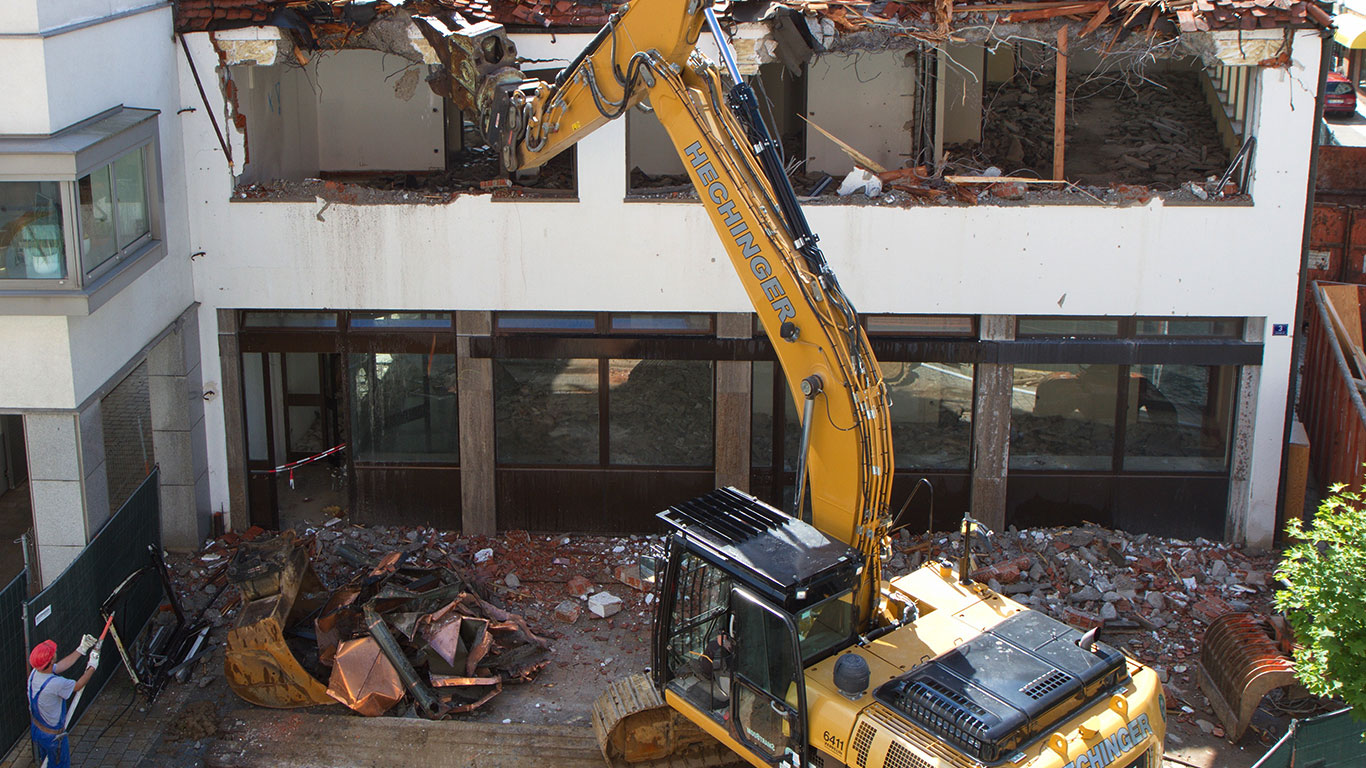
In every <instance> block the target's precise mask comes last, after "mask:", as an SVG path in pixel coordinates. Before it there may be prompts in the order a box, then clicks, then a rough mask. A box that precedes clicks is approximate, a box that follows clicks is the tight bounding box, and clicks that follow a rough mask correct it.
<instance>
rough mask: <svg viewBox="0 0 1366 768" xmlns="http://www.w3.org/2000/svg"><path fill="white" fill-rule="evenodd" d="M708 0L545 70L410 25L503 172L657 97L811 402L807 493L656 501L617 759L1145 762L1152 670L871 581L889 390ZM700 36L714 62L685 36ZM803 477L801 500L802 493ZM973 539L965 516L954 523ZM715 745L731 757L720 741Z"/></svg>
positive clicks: (989, 597) (438, 83) (945, 592)
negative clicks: (786, 503) (649, 662)
mask: <svg viewBox="0 0 1366 768" xmlns="http://www.w3.org/2000/svg"><path fill="white" fill-rule="evenodd" d="M709 5H710V3H709V0H633V2H631V3H629V4H628V5H625V6H622V8H623V10H622V11H620V12H619V13H617V14H615V15H613V17H612V18H611V20H610V21H609V22H608V24H607V26H606V27H604V28H603V30H602V31H601V32H600V33H599V34H598V35H597V36H596V37H594V38H593V40H592V42H591V43H590V44H589V45H588V46H587V47H586V48H585V49H584V51H583V53H581V54H580V55H579V56H578V57H576V58H575V59H574V60H573V61H572V62H570V64H569V65H568V66H566V67H565V68H564V69H563V70H562V71H561V72H560V73H559V75H558V76H557V77H556V78H555V80H554V82H552V83H547V82H543V81H540V80H533V79H529V78H526V77H525V76H524V75H523V74H522V73H521V71H520V70H519V69H518V67H517V59H516V49H515V47H514V46H513V45H512V43H511V41H509V40H508V39H507V37H506V35H505V34H504V33H503V31H502V29H501V28H500V27H497V26H496V25H490V24H478V25H466V24H464V23H462V21H461V20H460V19H458V18H456V17H454V16H453V15H448V16H444V17H415V18H416V20H417V22H418V24H419V26H420V27H421V28H422V30H423V34H424V35H425V36H426V38H427V40H428V41H429V42H430V43H431V44H432V46H433V47H434V48H435V49H436V51H437V54H438V56H439V57H440V59H441V61H442V62H443V64H444V65H445V72H444V73H443V74H442V75H440V76H439V77H437V78H435V79H434V81H433V83H432V85H433V87H434V88H435V89H436V90H437V91H438V92H439V93H442V94H443V95H446V96H448V97H450V98H451V99H453V100H454V101H455V103H456V104H458V105H460V106H461V108H462V109H469V110H471V112H472V113H473V114H474V115H475V116H476V122H477V124H478V125H479V126H480V129H481V130H482V131H483V132H484V135H485V137H486V139H487V140H488V141H489V143H490V145H491V146H493V147H495V148H496V149H497V151H498V155H499V158H500V160H501V162H502V164H503V168H504V169H505V170H506V171H509V172H512V171H518V170H523V169H529V168H535V167H537V166H539V165H541V164H543V163H544V162H545V161H546V160H548V159H549V158H551V157H552V156H554V155H555V154H556V153H558V152H561V151H563V150H564V149H566V148H567V147H569V146H571V145H572V144H573V143H574V142H575V141H578V140H579V139H581V138H583V137H584V136H585V135H587V134H588V133H589V132H591V131H592V130H594V129H596V128H597V127H599V126H601V125H603V124H604V123H605V122H607V121H608V120H611V119H613V118H616V117H619V116H621V115H622V114H623V113H624V112H625V111H626V110H627V109H629V108H631V107H632V106H635V105H637V104H645V103H647V104H648V105H649V107H650V108H651V109H652V110H653V111H654V113H655V114H656V115H657V116H658V118H659V121H660V123H661V124H662V125H663V126H664V128H665V130H666V131H667V132H668V134H669V136H670V139H671V140H672V142H673V144H674V146H675V148H676V149H677V150H678V153H679V157H680V159H681V160H682V162H683V166H684V167H685V168H686V169H687V173H688V176H689V178H690V179H691V181H692V183H693V185H694V187H695V188H696V189H697V192H698V195H699V197H700V198H701V203H702V205H703V206H704V207H705V208H706V210H707V215H708V217H709V218H710V220H711V223H712V225H713V227H714V228H715V229H716V232H717V234H718V235H719V236H720V238H721V243H722V246H723V248H724V249H725V251H726V253H727V254H728V255H729V257H730V260H731V263H732V265H733V266H734V268H735V270H736V272H737V274H738V275H739V277H740V281H741V284H742V285H743V287H744V290H745V292H746V294H747V295H748V297H749V300H750V302H751V304H752V305H753V307H754V311H755V312H756V313H757V315H758V318H759V321H760V324H761V325H762V326H763V329H764V331H765V333H766V334H767V335H768V338H769V339H770V340H771V342H772V344H773V347H774V351H775V353H776V356H777V358H778V361H779V363H780V364H781V366H782V370H783V375H784V377H785V378H786V380H787V383H788V386H789V390H790V391H791V392H792V393H793V398H794V400H795V401H796V403H797V406H798V411H799V412H800V413H801V414H802V445H803V451H802V456H801V462H802V463H801V466H800V467H799V470H798V472H797V494H796V497H797V500H796V503H795V505H794V506H793V508H792V509H791V510H778V509H775V508H773V507H772V506H770V505H768V504H765V503H764V502H763V501H761V500H759V499H756V498H754V497H752V496H749V495H748V494H745V493H743V492H741V491H738V490H735V489H719V490H717V491H714V492H713V493H711V494H708V495H706V496H703V497H701V498H698V499H693V500H690V501H686V502H681V503H679V504H677V505H675V506H673V507H670V508H669V509H668V510H666V511H664V512H662V513H660V515H659V517H660V520H661V523H662V524H663V526H664V528H665V530H667V531H668V557H667V561H666V562H665V563H664V564H663V567H662V568H661V570H660V576H659V585H658V597H659V600H658V601H657V602H656V606H657V608H656V614H655V622H654V638H653V651H654V653H653V656H654V664H653V669H652V671H651V676H650V677H649V678H646V677H644V676H640V675H637V676H633V677H632V678H629V679H627V680H623V681H619V682H616V683H614V684H613V685H612V686H611V687H610V688H609V689H608V691H607V692H606V693H604V694H603V696H602V697H601V698H600V699H599V701H598V704H597V706H596V707H595V712H594V729H595V731H596V732H597V734H598V737H599V741H600V743H601V745H602V747H603V753H604V756H605V757H607V759H608V762H609V763H611V764H613V765H620V764H625V763H629V764H635V765H638V766H651V767H654V766H665V765H691V766H697V767H698V768H701V767H702V766H709V765H715V764H719V761H722V760H725V759H727V755H728V753H727V752H726V751H725V750H729V754H732V755H738V756H739V757H742V758H743V759H745V760H746V761H748V762H749V763H751V764H753V765H755V766H759V767H760V768H765V767H767V768H778V767H779V766H791V768H800V767H801V766H810V765H820V766H824V768H834V767H835V766H837V765H852V766H858V768H872V767H874V766H879V765H883V766H925V767H927V768H928V767H929V766H934V767H935V768H980V766H983V765H992V766H997V765H1014V766H1023V765H1026V764H1027V765H1028V766H1030V768H1155V766H1156V762H1155V760H1156V759H1160V755H1161V749H1162V739H1163V738H1164V735H1165V734H1164V731H1165V719H1164V715H1163V700H1162V694H1161V685H1160V683H1158V682H1157V677H1156V675H1155V674H1154V673H1153V671H1152V670H1150V669H1147V668H1145V667H1142V666H1141V665H1138V664H1137V663H1135V662H1133V661H1131V660H1126V659H1125V658H1124V657H1123V656H1122V655H1121V654H1120V653H1119V652H1117V651H1115V650H1114V649H1112V648H1109V647H1107V646H1105V645H1104V644H1103V643H1098V642H1096V641H1095V637H1094V634H1093V633H1089V634H1083V633H1081V632H1079V631H1077V630H1075V629H1073V628H1071V627H1068V626H1066V625H1064V624H1062V623H1060V622H1058V621H1055V620H1053V619H1051V618H1048V617H1047V616H1045V615H1043V614H1041V613H1038V612H1035V611H1030V610H1028V609H1026V608H1025V607H1023V606H1021V605H1019V604H1018V603H1015V602H1013V601H1011V600H1009V599H1008V598H1005V597H1003V596H1001V595H997V594H995V593H993V592H992V591H991V590H989V589H987V588H986V586H985V585H982V584H976V583H973V582H972V581H971V579H970V578H969V577H968V575H969V573H970V572H971V562H972V561H971V557H970V554H969V553H965V556H964V558H963V559H962V561H961V562H962V563H963V564H962V565H960V566H959V568H958V569H957V570H956V571H955V569H954V568H953V566H952V564H950V563H947V562H946V563H932V564H929V565H927V566H926V567H924V568H921V569H919V570H917V571H915V572H914V573H911V574H907V575H903V576H899V577H898V578H894V579H891V580H884V579H883V575H882V562H883V560H882V554H883V552H884V551H885V548H886V547H887V545H888V536H889V533H890V531H889V527H890V524H891V521H890V519H889V514H888V504H889V497H890V494H891V483H892V476H893V460H892V445H891V435H890V429H889V421H890V416H889V403H888V397H887V390H886V386H885V385H884V383H883V380H882V374H881V371H880V369H879V367H878V364H877V361H876V359H875V358H874V356H873V353H872V351H871V348H870V346H869V344H868V339H867V337H866V336H865V335H864V333H863V330H862V328H861V326H860V324H859V322H858V319H857V316H856V314H855V312H854V309H853V306H852V304H851V302H850V301H849V299H848V298H847V297H846V296H845V295H844V292H843V291H842V289H841V288H840V286H839V282H838V280H836V279H835V275H834V273H833V272H832V271H831V269H830V266H829V264H828V263H827V262H826V259H825V256H824V254H823V253H822V252H821V250H820V248H819V246H818V244H817V238H816V236H815V234H814V233H812V231H811V229H810V227H809V226H808V224H807V222H806V218H805V216H804V215H803V213H802V211H801V207H800V205H798V203H797V198H796V195H795V193H794V192H793V190H792V187H791V185H790V183H789V182H788V179H787V177H786V174H785V173H784V164H783V158H782V152H781V149H780V147H779V144H778V142H777V141H775V140H774V138H773V137H772V136H771V135H770V133H769V132H768V129H767V128H766V126H765V125H764V121H763V120H762V118H761V117H760V115H759V108H758V104H757V99H756V98H755V95H754V93H753V91H752V90H751V89H750V87H749V86H748V85H747V84H746V83H745V82H744V81H743V78H742V77H741V75H740V72H739V70H738V67H736V65H735V62H734V60H733V58H732V57H731V56H730V53H729V47H728V44H727V43H726V40H725V36H724V34H723V33H722V30H721V29H720V27H719V24H718V23H717V20H716V17H715V16H714V15H713V14H712V12H711V9H710V7H709ZM704 27H710V29H711V31H712V33H713V36H714V38H715V39H716V42H717V45H718V47H719V49H720V51H721V53H722V57H723V65H724V68H720V67H718V66H717V65H715V64H713V63H711V62H709V61H708V60H707V59H706V58H705V57H703V56H702V55H700V54H699V53H698V51H697V50H696V45H697V42H698V38H699V36H700V35H701V33H702V31H703V29H704ZM808 489H809V491H808ZM964 526H965V528H964V531H965V533H969V534H970V533H971V532H972V531H973V530H974V529H975V528H978V527H980V526H979V524H978V523H976V521H973V520H971V518H967V517H965V519H964ZM721 747H724V748H725V749H724V750H723V749H721Z"/></svg>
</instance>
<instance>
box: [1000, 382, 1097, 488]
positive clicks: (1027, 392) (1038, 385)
mask: <svg viewBox="0 0 1366 768" xmlns="http://www.w3.org/2000/svg"><path fill="white" fill-rule="evenodd" d="M1118 403H1119V366H1116V365H1084V364H1066V365H1055V364H1035V363H1024V364H1017V365H1016V366H1015V379H1014V392H1013V393H1012V395H1011V409H1010V410H1011V428H1010V468H1011V469H1071V470H1109V469H1111V468H1112V466H1113V454H1114V446H1115V413H1116V409H1117V406H1118Z"/></svg>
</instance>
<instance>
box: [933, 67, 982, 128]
mask: <svg viewBox="0 0 1366 768" xmlns="http://www.w3.org/2000/svg"><path fill="white" fill-rule="evenodd" d="M939 61H940V62H941V65H942V66H941V68H940V76H941V78H942V79H941V80H940V82H942V83H943V84H944V102H943V104H944V129H943V130H944V133H943V136H944V143H945V144H956V143H958V142H962V141H981V140H982V81H983V80H985V79H986V69H987V61H986V48H985V46H982V45H978V44H976V43H948V44H947V45H945V46H944V47H943V48H941V49H940V50H939Z"/></svg>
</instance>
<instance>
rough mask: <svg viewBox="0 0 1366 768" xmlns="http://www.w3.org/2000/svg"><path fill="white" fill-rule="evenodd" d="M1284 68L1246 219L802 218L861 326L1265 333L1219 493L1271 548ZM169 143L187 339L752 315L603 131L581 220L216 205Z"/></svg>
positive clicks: (1296, 80)
mask: <svg viewBox="0 0 1366 768" xmlns="http://www.w3.org/2000/svg"><path fill="white" fill-rule="evenodd" d="M190 39H191V43H192V48H191V50H192V51H193V53H194V55H195V57H196V59H197V60H198V61H199V62H200V66H201V69H208V68H210V67H211V66H212V64H213V62H214V61H215V59H216V54H215V53H214V52H213V50H212V48H211V44H210V42H209V40H208V38H207V36H205V35H193V36H191V38H190ZM538 44H543V43H541V40H533V41H532V42H529V43H522V44H521V45H522V47H523V49H524V50H526V49H533V48H534V46H535V45H538ZM1293 51H1294V59H1293V61H1292V63H1291V65H1290V66H1289V67H1288V68H1286V69H1262V70H1259V72H1258V77H1259V78H1260V82H1259V93H1260V98H1259V99H1258V100H1257V103H1256V105H1255V114H1254V115H1253V119H1252V121H1251V126H1252V128H1251V133H1252V134H1253V135H1255V136H1257V138H1258V153H1257V158H1256V161H1255V163H1254V178H1253V182H1252V185H1251V192H1252V197H1253V201H1254V202H1253V203H1252V204H1250V205H1165V204H1163V202H1162V201H1161V200H1158V199H1154V200H1153V201H1152V202H1150V203H1148V204H1146V205H1136V206H1130V207H1121V208H1115V207H1105V206H1099V205H1094V206H1092V205H1031V206H1014V207H987V206H980V207H976V208H971V209H964V208H957V207H915V208H909V209H902V208H892V207H863V206H815V207H808V209H807V215H808V217H809V218H810V220H811V223H812V226H813V228H814V229H815V230H816V231H817V232H818V233H819V234H820V236H821V238H822V243H823V246H824V250H825V252H826V254H827V255H828V257H829V258H830V260H831V262H832V264H833V266H834V268H835V270H836V272H837V274H839V276H840V280H841V282H842V284H843V285H844V287H845V290H846V291H847V292H848V294H849V295H850V296H851V298H852V299H853V301H854V302H855V303H856V305H857V306H858V307H859V309H860V310H861V311H863V312H868V313H929V314H970V315H981V314H997V315H1008V314H1014V315H1059V314H1061V315H1079V316H1088V315H1109V316H1126V315H1148V316H1231V317H1243V318H1256V319H1260V320H1261V321H1264V322H1265V323H1266V326H1267V328H1268V334H1267V335H1266V338H1265V352H1264V359H1263V365H1262V366H1261V367H1260V369H1259V371H1257V372H1256V375H1257V376H1259V380H1258V387H1257V392H1258V394H1257V399H1256V404H1255V428H1254V435H1255V437H1254V440H1253V442H1252V444H1251V446H1250V452H1249V453H1248V461H1249V462H1250V474H1249V478H1248V482H1247V483H1246V484H1245V485H1242V486H1241V487H1239V488H1238V489H1237V490H1238V492H1239V493H1245V494H1246V498H1245V499H1243V500H1235V501H1233V502H1231V504H1230V506H1231V507H1234V508H1237V507H1245V509H1246V522H1245V528H1243V531H1244V533H1243V536H1244V537H1245V539H1246V541H1247V542H1248V543H1250V544H1254V545H1267V544H1269V542H1270V541H1271V538H1272V536H1273V534H1274V530H1273V528H1274V524H1275V506H1276V498H1277V488H1278V482H1279V474H1280V460H1281V446H1282V442H1283V440H1282V434H1281V433H1282V423H1283V420H1284V416H1285V398H1286V394H1287V391H1286V390H1287V382H1288V376H1287V371H1288V366H1289V362H1290V357H1291V351H1292V337H1289V336H1272V335H1270V333H1269V329H1270V327H1271V325H1273V324H1282V323H1293V320H1294V315H1295V304H1296V296H1295V292H1296V284H1297V277H1298V270H1299V260H1300V248H1301V232H1302V226H1303V218H1304V205H1305V195H1306V182H1305V180H1306V178H1307V174H1308V167H1309V159H1310V154H1309V153H1310V145H1309V137H1310V135H1311V130H1310V129H1311V126H1310V123H1311V120H1312V117H1313V114H1314V98H1315V91H1316V89H1315V84H1316V82H1317V75H1318V71H1317V70H1318V57H1319V51H1320V44H1319V40H1318V37H1317V35H1315V34H1313V33H1310V32H1307V31H1300V32H1297V33H1296V37H1295V40H1294V45H1293ZM524 55H527V54H524ZM184 66H185V65H184V63H183V62H182V63H181V67H182V70H183V69H184ZM182 74H183V73H182ZM181 82H182V88H186V87H192V86H190V85H188V83H189V81H188V78H186V77H182V78H181ZM183 96H185V98H187V99H188V98H189V96H190V94H189V93H188V92H186V93H184V94H183ZM211 97H212V98H217V97H219V94H217V93H215V94H211ZM850 111H854V110H852V109H851V110H850ZM185 128H186V139H185V145H186V147H187V151H188V152H191V153H192V154H191V156H190V157H189V158H188V162H187V165H188V169H189V177H188V181H189V185H190V190H191V191H190V198H191V199H193V200H195V201H196V202H200V201H203V204H202V205H196V207H195V208H194V209H193V210H192V212H191V231H192V232H193V233H194V236H193V239H194V242H193V244H192V247H193V248H194V249H195V250H200V249H202V250H205V251H206V252H207V254H208V255H207V257H206V258H203V259H199V260H196V262H195V298H196V300H197V301H199V302H200V303H201V305H202V307H203V310H202V311H201V313H200V322H201V324H202V325H201V334H202V335H203V337H204V338H211V337H212V336H213V334H215V333H216V332H217V327H216V320H215V315H214V312H213V311H212V310H213V309H215V308H220V307H221V308H250V307H262V308H284V309H288V308H298V309H308V308H329V307H330V308H375V309H380V308H382V309H392V310H404V309H411V310H422V309H427V310H430V309H447V308H459V309H470V310H475V309H477V310H528V309H537V310H598V311H613V310H615V311H627V310H633V311H670V310H672V311H683V310H686V311H701V312H745V311H748V310H749V309H750V307H749V305H748V303H747V301H746V299H745V297H744V295H743V293H742V292H741V290H740V287H739V284H738V282H737V281H736V280H735V277H734V275H733V273H732V271H731V267H730V264H729V262H728V259H727V258H726V255H725V253H724V251H723V250H722V248H721V245H720V243H719V242H718V240H717V238H716V235H715V233H714V232H713V231H712V228H711V227H710V226H709V224H708V222H707V220H706V217H705V215H704V212H703V210H702V208H701V206H700V205H686V204H670V203H664V204H661V203H648V202H623V198H624V197H625V192H626V190H625V186H624V185H625V178H626V174H625V170H626V169H625V168H624V167H623V166H624V163H625V159H624V151H623V147H624V146H625V143H626V142H625V128H624V126H623V123H621V122H617V123H613V124H609V125H608V126H607V127H605V128H603V129H602V130H600V131H599V132H598V133H596V134H594V135H592V136H590V137H588V138H587V139H585V140H584V141H583V142H582V143H580V144H579V145H578V153H579V154H578V169H579V195H578V200H577V201H573V202H543V201H538V202H526V203H521V202H502V201H499V202H495V201H492V200H491V199H490V198H488V197H485V196H466V197H460V198H458V199H456V200H455V201H453V202H452V203H450V204H448V205H440V206H427V205H375V206H348V205H337V204H334V205H332V206H331V207H329V208H328V210H327V211H326V212H325V213H324V214H323V219H324V220H322V221H320V220H319V219H318V217H317V216H316V214H317V213H318V211H319V209H320V208H321V207H322V206H321V204H319V203H248V202H229V199H228V197H229V194H230V192H231V183H232V179H231V177H230V176H229V174H228V173H227V172H226V167H225V164H224V163H223V159H222V157H221V156H220V153H218V152H217V151H216V150H215V149H214V139H213V137H212V134H211V133H209V127H208V125H207V122H206V121H202V120H195V121H187V122H186V123H185ZM234 141H238V142H240V141H241V136H240V135H237V134H234ZM193 147H198V148H199V149H198V150H192V149H188V148H193ZM594 222H598V223H601V224H602V225H603V226H599V225H598V224H594ZM607 222H610V223H611V231H610V234H607V233H604V226H605V225H606V223H607ZM202 364H203V367H204V371H205V377H206V380H217V379H218V373H217V369H218V366H219V362H218V359H217V356H216V355H215V354H213V353H212V350H206V352H205V356H204V358H203V360H202ZM209 411H210V412H209V418H208V429H209V437H208V444H209V446H210V454H211V457H210V465H211V472H210V474H211V488H212V494H213V506H214V508H215V509H220V508H224V507H225V506H226V499H227V480H226V476H225V472H224V467H225V463H224V462H225V454H224V450H225V449H224V446H225V444H226V441H227V440H228V439H229V437H228V436H227V435H226V434H225V433H224V425H223V420H222V414H221V411H219V410H217V409H215V408H213V407H211V408H210V409H209Z"/></svg>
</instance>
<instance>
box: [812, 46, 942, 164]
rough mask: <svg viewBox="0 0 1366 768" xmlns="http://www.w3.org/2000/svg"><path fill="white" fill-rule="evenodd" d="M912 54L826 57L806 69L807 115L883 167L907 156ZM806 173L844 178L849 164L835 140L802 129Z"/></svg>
mask: <svg viewBox="0 0 1366 768" xmlns="http://www.w3.org/2000/svg"><path fill="white" fill-rule="evenodd" d="M915 66H916V57H915V54H913V53H910V52H906V51H882V52H878V53H860V54H844V53H828V54H824V55H821V56H817V57H816V58H814V59H813V60H812V62H811V64H810V65H809V66H808V68H807V95H806V98H807V109H806V113H807V117H809V118H810V119H811V120H812V121H814V122H815V123H816V124H817V125H819V126H820V127H822V128H824V129H825V130H827V131H829V132H830V133H832V134H834V135H836V136H838V137H840V139H841V140H842V141H845V142H848V143H849V144H850V145H852V146H854V147H857V148H858V150H859V151H860V152H863V153H864V154H866V155H868V156H869V157H870V158H872V159H873V160H876V161H877V162H878V163H881V164H882V165H883V166H885V167H887V168H900V167H901V166H902V165H904V164H905V161H906V160H907V158H908V157H909V156H910V153H911V148H912V147H911V141H912V136H913V134H912V131H911V127H912V126H913V125H914V105H915ZM806 161H807V162H806V165H807V167H806V170H807V171H808V172H809V173H817V172H824V173H828V174H831V175H835V174H838V175H840V176H843V175H844V174H846V173H848V172H849V169H850V168H851V167H852V163H851V161H850V160H849V156H848V155H846V154H845V153H844V152H843V151H842V150H841V149H840V148H839V147H838V146H837V145H836V144H835V143H834V142H832V141H830V140H829V139H827V138H825V137H824V136H822V135H821V134H820V132H819V131H817V130H815V129H814V128H811V127H809V126H808V127H807V131H806Z"/></svg>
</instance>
